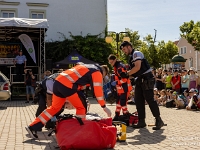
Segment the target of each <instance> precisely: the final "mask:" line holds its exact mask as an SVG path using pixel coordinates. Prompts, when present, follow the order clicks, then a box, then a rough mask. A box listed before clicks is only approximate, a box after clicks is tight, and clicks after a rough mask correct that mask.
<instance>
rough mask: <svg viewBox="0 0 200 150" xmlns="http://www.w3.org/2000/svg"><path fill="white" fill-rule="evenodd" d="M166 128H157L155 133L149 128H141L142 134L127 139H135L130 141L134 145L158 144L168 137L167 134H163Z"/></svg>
mask: <svg viewBox="0 0 200 150" xmlns="http://www.w3.org/2000/svg"><path fill="white" fill-rule="evenodd" d="M163 131H164V129H160V130H155V131H154V132H153V133H151V132H149V130H148V129H146V128H142V129H139V133H140V135H135V136H133V137H128V138H127V139H133V140H134V141H133V142H128V144H132V145H141V144H157V143H160V142H161V141H163V140H165V139H166V136H164V135H162V133H163Z"/></svg>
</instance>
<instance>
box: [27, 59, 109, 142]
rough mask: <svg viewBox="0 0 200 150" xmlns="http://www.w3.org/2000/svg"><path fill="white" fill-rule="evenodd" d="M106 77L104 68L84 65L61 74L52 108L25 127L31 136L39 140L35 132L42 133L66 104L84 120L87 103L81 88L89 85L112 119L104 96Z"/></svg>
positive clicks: (55, 87) (54, 89)
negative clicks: (49, 121)
mask: <svg viewBox="0 0 200 150" xmlns="http://www.w3.org/2000/svg"><path fill="white" fill-rule="evenodd" d="M105 75H106V71H105V68H104V67H103V66H101V67H100V66H99V65H94V64H83V63H81V64H78V65H76V66H75V67H73V68H71V69H68V70H66V71H63V72H62V73H60V75H59V76H58V77H57V78H56V80H55V82H54V84H53V97H52V106H50V107H48V108H47V109H45V110H44V111H43V112H42V113H41V114H40V115H39V116H38V117H37V118H36V119H35V120H34V121H33V122H32V123H31V124H30V125H29V126H28V127H25V128H26V130H27V131H28V133H29V134H30V136H31V137H32V138H38V136H37V134H34V132H37V131H40V130H41V128H42V127H43V126H44V125H45V124H46V123H47V121H48V120H50V119H51V118H52V117H53V116H54V115H55V114H56V113H57V112H59V110H60V109H61V108H62V107H63V105H64V104H65V103H66V102H67V103H68V104H69V103H70V104H71V105H72V106H73V107H74V108H75V109H76V115H77V116H78V117H81V118H83V119H84V118H85V117H86V112H87V103H86V101H85V100H84V99H82V98H81V96H80V95H82V91H80V87H82V86H84V85H87V84H90V86H91V90H92V91H93V93H94V95H95V97H96V99H97V101H98V103H99V104H100V106H101V107H102V109H103V110H104V111H105V112H106V114H107V116H108V117H111V111H110V110H109V109H108V108H107V107H106V104H105V100H104V95H103V77H104V76H105Z"/></svg>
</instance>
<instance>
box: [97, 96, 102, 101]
mask: <svg viewBox="0 0 200 150" xmlns="http://www.w3.org/2000/svg"><path fill="white" fill-rule="evenodd" d="M96 99H97V100H102V99H104V97H103V96H102V97H96Z"/></svg>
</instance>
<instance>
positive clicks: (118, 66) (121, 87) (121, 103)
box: [108, 54, 132, 121]
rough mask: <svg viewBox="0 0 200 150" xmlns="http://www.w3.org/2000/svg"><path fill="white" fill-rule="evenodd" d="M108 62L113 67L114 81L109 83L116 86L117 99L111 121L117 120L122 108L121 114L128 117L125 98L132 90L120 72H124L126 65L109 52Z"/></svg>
mask: <svg viewBox="0 0 200 150" xmlns="http://www.w3.org/2000/svg"><path fill="white" fill-rule="evenodd" d="M108 61H109V64H110V65H111V66H113V67H114V81H113V82H111V85H112V86H114V87H116V90H117V100H116V110H115V117H114V118H113V121H118V117H119V115H120V111H121V109H122V112H123V115H124V116H126V117H128V115H129V113H128V108H127V100H128V97H129V95H130V91H131V90H132V86H131V82H130V79H128V78H122V77H121V75H120V74H122V73H126V72H127V70H126V66H125V65H124V64H123V63H121V62H120V61H118V60H117V57H116V56H115V55H113V54H111V55H110V56H109V57H108Z"/></svg>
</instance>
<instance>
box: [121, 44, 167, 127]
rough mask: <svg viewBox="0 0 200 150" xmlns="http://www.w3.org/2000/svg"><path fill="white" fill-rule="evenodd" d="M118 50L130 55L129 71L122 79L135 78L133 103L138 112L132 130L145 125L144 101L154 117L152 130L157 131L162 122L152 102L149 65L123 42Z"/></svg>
mask: <svg viewBox="0 0 200 150" xmlns="http://www.w3.org/2000/svg"><path fill="white" fill-rule="evenodd" d="M120 49H121V50H122V51H123V52H124V54H126V55H131V57H130V60H129V66H130V70H129V71H128V72H127V74H126V75H124V77H129V76H131V77H135V78H136V81H135V82H136V85H135V103H136V108H137V111H138V119H139V121H138V124H136V125H133V128H144V127H146V123H145V117H146V116H145V100H146V101H147V103H148V104H149V107H150V110H151V112H152V114H153V116H154V117H155V120H156V121H155V127H153V128H152V129H153V130H159V129H160V128H161V127H162V126H164V122H163V121H162V119H161V117H160V110H159V107H158V105H157V103H156V101H155V100H154V93H153V89H154V84H155V78H154V76H153V74H152V72H151V71H152V69H151V68H150V65H149V63H148V62H147V60H146V59H145V58H144V55H143V53H142V52H140V51H136V50H135V49H133V48H132V44H131V43H129V42H127V41H124V42H123V43H122V44H121V46H120Z"/></svg>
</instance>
